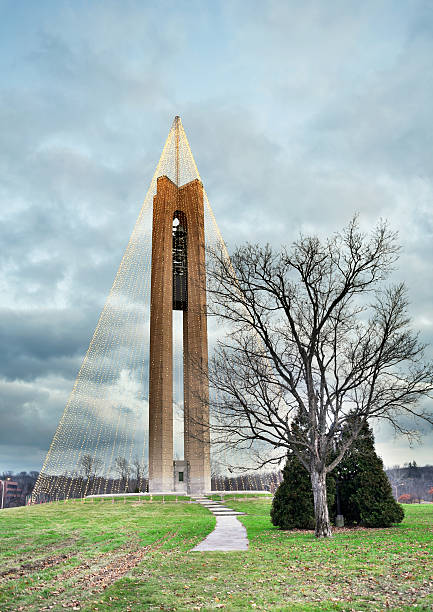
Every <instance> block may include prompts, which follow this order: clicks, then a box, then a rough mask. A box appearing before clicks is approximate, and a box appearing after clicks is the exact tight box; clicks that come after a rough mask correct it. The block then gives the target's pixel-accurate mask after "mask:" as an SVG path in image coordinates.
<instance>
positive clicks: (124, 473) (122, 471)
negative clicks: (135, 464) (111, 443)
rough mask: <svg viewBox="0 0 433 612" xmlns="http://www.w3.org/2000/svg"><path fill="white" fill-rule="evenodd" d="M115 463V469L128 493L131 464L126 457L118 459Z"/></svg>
mask: <svg viewBox="0 0 433 612" xmlns="http://www.w3.org/2000/svg"><path fill="white" fill-rule="evenodd" d="M114 463H115V469H116V471H117V473H118V474H119V477H120V479H121V480H122V481H123V486H124V489H125V492H126V491H127V489H128V479H129V475H130V473H131V468H130V466H129V462H128V460H127V459H125V457H116V460H115V462H114Z"/></svg>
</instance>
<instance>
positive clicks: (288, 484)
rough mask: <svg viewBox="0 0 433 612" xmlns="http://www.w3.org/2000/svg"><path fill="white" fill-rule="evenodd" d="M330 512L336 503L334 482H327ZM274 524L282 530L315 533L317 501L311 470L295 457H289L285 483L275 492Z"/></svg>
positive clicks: (272, 510)
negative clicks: (314, 498) (312, 486)
mask: <svg viewBox="0 0 433 612" xmlns="http://www.w3.org/2000/svg"><path fill="white" fill-rule="evenodd" d="M326 484H327V490H328V508H330V507H331V506H332V505H333V502H334V490H335V484H334V481H333V478H332V477H331V478H328V479H327V481H326ZM271 521H272V524H273V525H275V526H276V527H280V528H281V529H314V527H315V519H314V501H313V492H312V490H311V480H310V476H309V474H308V472H307V470H306V469H305V468H304V466H303V465H302V463H301V462H300V461H299V459H297V458H296V456H295V455H294V454H291V455H289V457H288V459H287V463H286V465H285V467H284V470H283V481H282V482H281V484H280V486H279V487H278V489H277V491H276V492H275V495H274V499H273V501H272V508H271Z"/></svg>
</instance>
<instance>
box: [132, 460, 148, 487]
mask: <svg viewBox="0 0 433 612" xmlns="http://www.w3.org/2000/svg"><path fill="white" fill-rule="evenodd" d="M145 468H146V466H145V465H143V463H141V461H140V459H139V458H138V457H134V459H133V461H132V471H133V472H132V473H133V475H134V478H135V488H136V490H137V493H139V487H140V485H141V483H142V482H143V480H144V477H145Z"/></svg>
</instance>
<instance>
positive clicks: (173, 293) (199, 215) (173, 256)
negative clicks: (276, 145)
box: [149, 117, 211, 494]
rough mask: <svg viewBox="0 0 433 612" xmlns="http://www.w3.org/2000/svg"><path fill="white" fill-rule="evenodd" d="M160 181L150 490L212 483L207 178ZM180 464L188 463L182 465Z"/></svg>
mask: <svg viewBox="0 0 433 612" xmlns="http://www.w3.org/2000/svg"><path fill="white" fill-rule="evenodd" d="M179 126H180V118H179V117H176V119H175V127H176V130H177V132H176V138H177V141H176V142H177V150H176V182H173V181H172V180H170V179H169V178H168V177H167V176H160V177H159V178H158V180H157V191H156V195H155V196H154V199H153V226H152V264H151V297H150V354H149V358H150V361H149V491H151V492H157V491H161V492H162V491H167V492H168V491H175V490H181V487H179V480H180V481H182V482H183V483H185V484H186V487H185V488H186V490H187V492H188V493H192V494H195V493H204V492H208V491H210V490H211V480H210V440H209V388H208V380H207V368H208V343H207V323H206V270H205V234H204V203H203V185H202V183H201V181H200V180H199V179H195V180H193V181H191V182H188V183H186V184H184V185H180V184H179V152H178V142H179ZM174 310H180V311H183V387H184V389H183V391H184V453H185V456H184V461H183V462H182V461H180V462H176V463H175V462H174V461H173V311H174ZM177 463H179V464H180V467H179V465H176V464H177Z"/></svg>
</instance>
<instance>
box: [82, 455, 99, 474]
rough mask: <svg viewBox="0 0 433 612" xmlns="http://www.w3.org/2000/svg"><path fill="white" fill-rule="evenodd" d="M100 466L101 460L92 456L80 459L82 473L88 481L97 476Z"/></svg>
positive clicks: (84, 456)
mask: <svg viewBox="0 0 433 612" xmlns="http://www.w3.org/2000/svg"><path fill="white" fill-rule="evenodd" d="M100 465H101V460H100V459H98V458H97V457H92V455H83V456H82V457H81V459H80V468H81V472H82V474H83V476H84V477H85V478H86V479H87V480H89V479H90V478H91V477H92V476H94V475H95V474H96V472H97V471H98V469H99V467H100Z"/></svg>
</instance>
